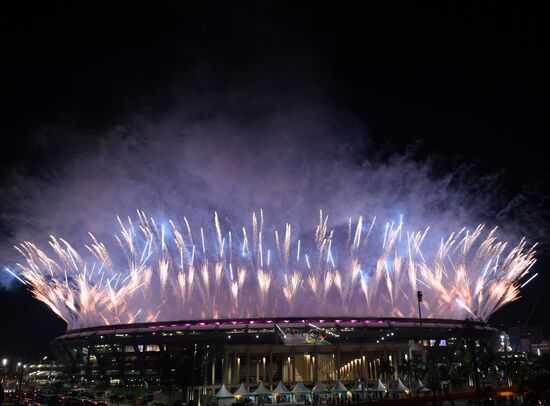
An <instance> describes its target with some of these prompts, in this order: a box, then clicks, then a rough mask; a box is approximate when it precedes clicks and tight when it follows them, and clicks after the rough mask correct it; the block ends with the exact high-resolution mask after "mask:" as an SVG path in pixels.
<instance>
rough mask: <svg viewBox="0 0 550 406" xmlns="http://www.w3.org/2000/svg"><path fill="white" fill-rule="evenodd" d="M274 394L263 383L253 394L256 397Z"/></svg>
mask: <svg viewBox="0 0 550 406" xmlns="http://www.w3.org/2000/svg"><path fill="white" fill-rule="evenodd" d="M272 393H273V392H271V391H270V390H269V389H267V388H266V387H265V385H264V383H263V382H260V385H259V386H258V388H256V390H255V391H254V392H252V394H253V395H254V396H263V395H271V394H272Z"/></svg>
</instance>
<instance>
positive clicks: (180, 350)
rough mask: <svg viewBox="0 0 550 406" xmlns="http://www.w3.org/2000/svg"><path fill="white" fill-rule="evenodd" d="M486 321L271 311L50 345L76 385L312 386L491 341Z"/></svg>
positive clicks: (114, 331)
mask: <svg viewBox="0 0 550 406" xmlns="http://www.w3.org/2000/svg"><path fill="white" fill-rule="evenodd" d="M495 332H496V330H495V329H493V328H492V327H489V326H488V325H486V324H484V323H480V322H473V321H461V320H444V319H428V320H423V321H422V322H421V321H420V320H419V319H407V318H325V319H320V318H272V319H234V320H204V321H182V322H163V323H147V324H130V325H114V326H101V327H94V328H83V329H79V330H72V331H68V332H67V333H66V334H65V335H62V336H60V337H58V338H57V339H55V340H54V341H53V342H52V344H51V348H52V351H53V352H54V353H55V355H56V357H57V358H58V360H59V361H61V362H63V363H64V364H66V365H69V366H70V367H69V373H70V375H71V376H72V377H73V379H74V380H75V381H77V382H88V383H93V382H101V381H105V382H107V381H108V382H111V383H112V382H121V383H126V384H130V383H132V382H137V383H139V382H144V381H145V382H155V383H161V384H175V385H177V386H180V387H183V388H187V390H188V393H187V397H188V398H192V397H195V396H197V395H199V394H200V395H204V396H211V395H212V394H213V392H214V391H215V390H217V389H218V388H219V387H220V385H221V384H222V383H224V384H226V386H227V387H228V388H230V389H236V388H237V387H238V386H239V385H240V383H241V382H245V383H248V384H249V385H250V386H251V387H252V388H254V386H255V384H257V383H259V382H264V383H265V384H266V386H268V387H271V388H274V387H275V386H276V385H277V383H278V382H279V381H282V382H284V383H285V384H287V385H291V386H293V385H294V384H295V383H297V382H303V383H304V384H306V385H307V384H309V385H313V384H314V383H315V382H317V381H321V382H325V383H329V384H330V383H334V382H336V381H338V380H341V381H342V382H344V383H346V382H347V383H350V384H351V383H353V382H355V381H357V380H361V381H363V382H368V381H370V380H376V379H377V378H378V377H379V375H380V371H381V369H380V364H381V363H385V364H386V365H387V364H388V363H389V364H390V365H391V366H392V367H393V370H394V372H393V373H391V375H392V376H390V377H388V376H386V378H388V379H392V378H394V379H396V378H397V372H398V370H399V366H400V364H401V362H403V360H413V361H425V360H426V353H427V352H428V351H430V348H437V349H438V352H439V353H440V354H442V355H441V357H442V359H444V358H445V352H446V351H453V352H455V351H465V350H464V347H463V345H462V343H463V342H464V341H463V339H464V338H469V337H476V339H482V338H483V337H486V338H487V339H491V338H492V337H493V335H494V333H495Z"/></svg>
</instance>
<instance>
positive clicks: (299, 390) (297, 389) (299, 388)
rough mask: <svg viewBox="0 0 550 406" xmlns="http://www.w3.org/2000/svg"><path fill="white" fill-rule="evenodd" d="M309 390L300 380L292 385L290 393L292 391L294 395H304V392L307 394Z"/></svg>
mask: <svg viewBox="0 0 550 406" xmlns="http://www.w3.org/2000/svg"><path fill="white" fill-rule="evenodd" d="M310 392H311V391H310V390H309V389H308V388H306V387H305V386H304V384H303V383H302V382H298V383H297V384H296V385H295V386H294V389H292V393H294V394H295V395H306V394H309V393H310Z"/></svg>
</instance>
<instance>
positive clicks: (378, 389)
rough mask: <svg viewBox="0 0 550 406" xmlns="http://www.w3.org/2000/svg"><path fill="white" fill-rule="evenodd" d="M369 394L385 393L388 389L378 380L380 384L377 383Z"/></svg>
mask: <svg viewBox="0 0 550 406" xmlns="http://www.w3.org/2000/svg"><path fill="white" fill-rule="evenodd" d="M368 391H369V392H385V391H386V387H385V386H384V384H383V383H382V381H381V380H380V379H378V382H376V385H374V386H373V387H372V388H369V389H368Z"/></svg>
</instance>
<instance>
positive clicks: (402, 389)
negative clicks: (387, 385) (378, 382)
mask: <svg viewBox="0 0 550 406" xmlns="http://www.w3.org/2000/svg"><path fill="white" fill-rule="evenodd" d="M393 391H394V392H408V391H409V390H408V389H407V387H406V386H405V385H404V384H403V382H402V381H401V378H399V379H398V380H397V386H396V387H395V389H394V390H393Z"/></svg>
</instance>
